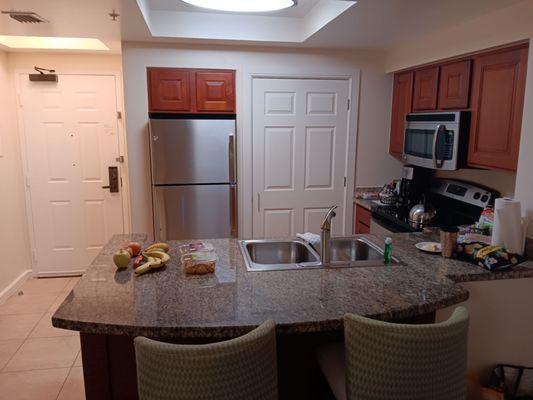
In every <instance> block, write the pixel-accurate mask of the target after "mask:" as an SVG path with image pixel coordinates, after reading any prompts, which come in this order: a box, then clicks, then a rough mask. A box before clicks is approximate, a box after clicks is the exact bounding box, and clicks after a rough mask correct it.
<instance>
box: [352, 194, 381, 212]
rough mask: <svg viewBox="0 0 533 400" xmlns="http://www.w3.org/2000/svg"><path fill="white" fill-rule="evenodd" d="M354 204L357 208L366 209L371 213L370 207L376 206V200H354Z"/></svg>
mask: <svg viewBox="0 0 533 400" xmlns="http://www.w3.org/2000/svg"><path fill="white" fill-rule="evenodd" d="M353 201H354V203H355V204H357V205H358V206H361V207H363V208H366V209H367V210H368V211H372V205H375V204H377V203H376V200H366V199H361V198H357V197H356V198H354V200H353Z"/></svg>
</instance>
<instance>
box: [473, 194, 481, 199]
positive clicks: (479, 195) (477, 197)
mask: <svg viewBox="0 0 533 400" xmlns="http://www.w3.org/2000/svg"><path fill="white" fill-rule="evenodd" d="M480 197H481V193H479V192H476V193H474V200H477V199H479V198H480Z"/></svg>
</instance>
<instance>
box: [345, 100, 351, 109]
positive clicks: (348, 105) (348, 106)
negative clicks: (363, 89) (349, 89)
mask: <svg viewBox="0 0 533 400" xmlns="http://www.w3.org/2000/svg"><path fill="white" fill-rule="evenodd" d="M346 109H347V110H349V109H350V99H348V104H347V107H346Z"/></svg>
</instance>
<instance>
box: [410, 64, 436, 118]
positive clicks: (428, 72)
mask: <svg viewBox="0 0 533 400" xmlns="http://www.w3.org/2000/svg"><path fill="white" fill-rule="evenodd" d="M438 85H439V67H438V66H437V67H428V68H424V69H419V70H417V71H415V83H414V93H413V110H414V111H425V110H435V109H436V108H437V91H438Z"/></svg>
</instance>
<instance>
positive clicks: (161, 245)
mask: <svg viewBox="0 0 533 400" xmlns="http://www.w3.org/2000/svg"><path fill="white" fill-rule="evenodd" d="M156 248H157V249H160V250H163V251H164V252H165V253H168V251H169V250H170V246H169V245H168V244H166V243H163V242H160V243H154V244H152V245H150V246H148V247H147V248H146V249H145V250H144V251H145V253H146V252H150V251H152V250H155V249H156Z"/></svg>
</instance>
